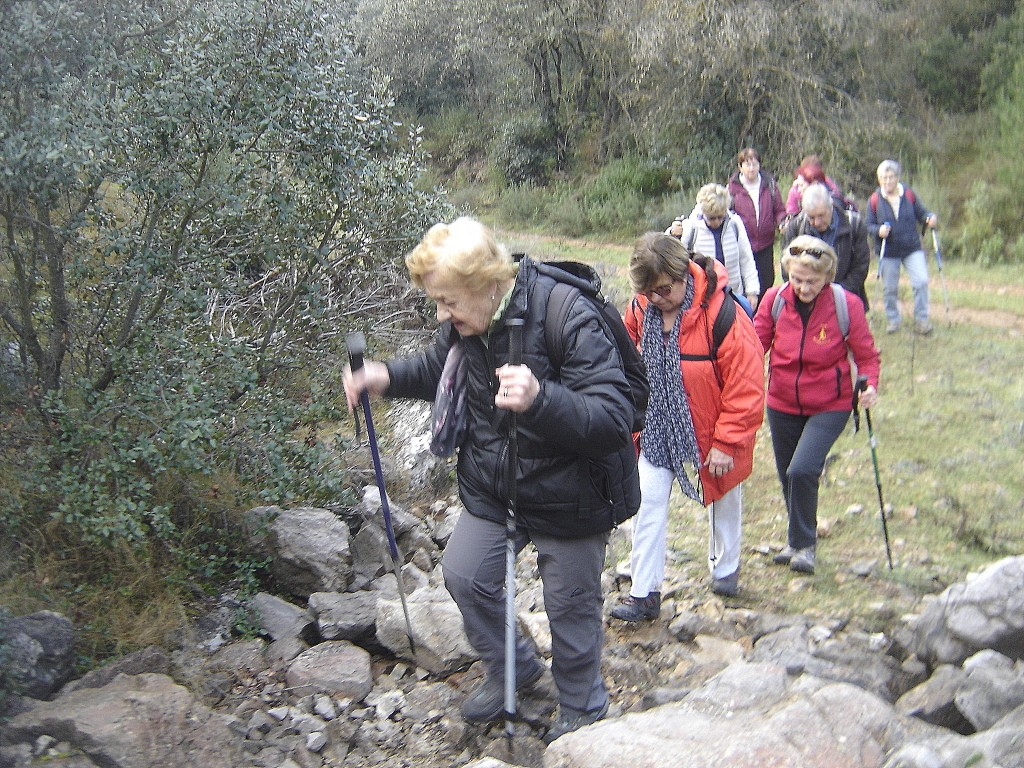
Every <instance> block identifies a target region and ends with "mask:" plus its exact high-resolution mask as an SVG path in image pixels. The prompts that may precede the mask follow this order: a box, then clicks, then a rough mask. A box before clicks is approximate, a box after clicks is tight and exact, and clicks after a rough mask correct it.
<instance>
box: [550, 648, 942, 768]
mask: <svg viewBox="0 0 1024 768" xmlns="http://www.w3.org/2000/svg"><path fill="white" fill-rule="evenodd" d="M929 729H933V727H932V726H928V725H925V724H924V723H921V722H919V721H915V720H914V719H913V718H900V717H898V716H895V715H894V714H893V711H892V708H891V706H890V705H889V704H888V703H887V702H885V701H884V700H883V699H881V698H879V697H877V696H875V695H873V694H871V693H869V692H867V691H864V690H862V689H860V688H856V687H854V686H852V685H848V684H846V683H828V682H826V681H823V680H819V679H817V678H812V677H808V676H806V675H802V676H801V677H799V678H795V679H794V678H791V677H789V676H788V675H787V674H786V670H785V669H784V668H782V667H780V666H776V665H772V664H747V663H743V662H740V663H736V664H732V665H730V666H729V667H728V668H727V669H726V670H724V671H723V672H721V673H720V674H719V675H716V676H715V677H714V678H712V679H711V680H710V681H709V682H708V683H707V685H705V686H704V687H703V688H701V689H699V690H697V691H694V692H693V693H691V694H689V695H688V696H687V697H686V698H684V699H683V700H682V701H680V702H678V703H674V704H666V705H663V706H660V707H657V708H655V709H652V710H648V711H647V712H644V713H640V714H631V715H626V716H625V717H622V718H619V719H616V720H609V721H603V722H601V723H598V724H596V725H593V726H589V727H587V728H586V729H581V730H579V731H576V732H574V733H570V734H568V735H566V736H563V737H562V738H560V739H558V740H556V741H555V742H554V743H553V744H552V745H551V746H550V747H549V748H548V751H547V754H546V755H545V762H544V765H545V766H546V768H584V766H585V767H586V768H612V767H613V766H614V767H615V768H618V767H619V766H623V765H628V766H630V767H631V768H648V767H649V768H706V767H707V766H709V765H727V766H730V768H762V767H763V766H767V765H770V766H773V768H881V766H882V763H883V762H884V760H885V757H886V755H887V754H888V753H889V752H890V751H891V750H893V749H894V748H898V747H900V746H902V744H903V742H904V740H905V739H906V738H907V737H908V736H910V735H920V734H924V733H926V732H929ZM933 730H937V729H933Z"/></svg>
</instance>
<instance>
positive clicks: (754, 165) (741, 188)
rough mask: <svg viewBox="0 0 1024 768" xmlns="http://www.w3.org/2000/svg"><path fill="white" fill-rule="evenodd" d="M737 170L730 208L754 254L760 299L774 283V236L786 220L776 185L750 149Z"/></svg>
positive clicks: (731, 181) (739, 159)
mask: <svg viewBox="0 0 1024 768" xmlns="http://www.w3.org/2000/svg"><path fill="white" fill-rule="evenodd" d="M737 163H738V165H739V170H738V171H736V173H734V174H733V175H732V178H731V179H729V194H730V195H732V207H733V210H734V211H736V215H737V216H739V217H740V221H742V222H743V227H744V228H745V229H746V230H747V237H748V238H749V239H750V247H751V249H752V250H753V251H754V264H755V265H756V266H757V279H758V282H760V283H761V296H764V294H765V291H767V290H768V289H769V288H771V287H772V286H773V285H774V284H775V254H774V251H775V233H776V232H778V230H779V225H780V224H782V221H783V219H784V218H785V217H786V209H785V207H784V206H783V204H782V195H781V194H780V193H779V185H778V184H777V183H776V181H775V179H774V178H772V176H771V174H769V173H766V172H765V171H762V170H761V157H760V155H758V154H757V150H756V149H754V148H753V147H747V148H745V149H741V150H740V153H739V156H738V157H737Z"/></svg>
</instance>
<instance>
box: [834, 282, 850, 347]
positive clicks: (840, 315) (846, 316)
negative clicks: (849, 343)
mask: <svg viewBox="0 0 1024 768" xmlns="http://www.w3.org/2000/svg"><path fill="white" fill-rule="evenodd" d="M832 297H833V298H834V299H835V304H836V319H837V320H838V321H839V332H840V333H842V334H843V341H846V340H847V339H848V338H850V307H849V305H848V304H847V303H846V289H845V288H843V286H841V285H840V284H839V283H832Z"/></svg>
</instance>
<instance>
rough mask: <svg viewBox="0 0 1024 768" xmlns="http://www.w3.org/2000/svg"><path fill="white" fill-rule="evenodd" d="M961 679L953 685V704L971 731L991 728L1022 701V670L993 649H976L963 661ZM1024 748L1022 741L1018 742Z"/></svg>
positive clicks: (1018, 663) (1020, 665) (1023, 697)
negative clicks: (957, 684)
mask: <svg viewBox="0 0 1024 768" xmlns="http://www.w3.org/2000/svg"><path fill="white" fill-rule="evenodd" d="M963 670H964V673H965V674H964V679H963V681H962V682H961V683H960V685H959V687H958V688H957V691H956V695H955V697H954V701H955V702H956V708H957V709H958V710H960V712H962V713H963V716H964V717H965V718H967V720H968V721H969V722H970V723H971V725H972V726H974V729H973V730H975V731H984V730H987V729H989V728H992V727H993V726H994V725H995V724H996V723H997V722H999V721H1000V720H1001V719H1002V718H1003V717H1005V716H1006V715H1007V714H1009V713H1011V712H1013V711H1014V710H1015V709H1017V708H1018V707H1020V706H1022V705H1024V670H1022V663H1021V662H1017V663H1014V662H1013V661H1012V660H1010V659H1008V658H1007V657H1006V656H1003V655H1002V654H1001V653H998V652H997V651H992V650H987V651H979V652H978V653H976V654H974V655H973V656H971V658H969V659H967V661H965V662H964V666H963ZM1022 751H1024V745H1022Z"/></svg>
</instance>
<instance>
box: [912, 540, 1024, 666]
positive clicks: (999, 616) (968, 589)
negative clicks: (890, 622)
mask: <svg viewBox="0 0 1024 768" xmlns="http://www.w3.org/2000/svg"><path fill="white" fill-rule="evenodd" d="M1022 583H1024V556H1016V557H1008V558H1004V559H1003V560H999V561H998V562H995V563H992V564H991V565H989V566H988V567H987V568H985V569H984V570H982V571H981V572H979V573H975V574H972V575H971V576H970V577H969V578H968V579H967V581H966V582H959V583H957V584H952V585H950V586H949V587H948V588H947V589H946V590H945V591H944V592H943V593H942V594H941V595H939V596H938V597H937V598H936V599H934V600H933V601H932V602H931V603H929V604H928V605H927V606H926V607H925V609H924V611H922V613H921V615H920V616H919V617H918V620H917V621H916V623H915V625H914V631H915V637H916V644H915V646H914V648H913V651H914V652H915V653H916V654H917V655H918V657H920V658H921V659H922V660H924V661H925V662H927V663H928V664H930V665H931V666H938V665H939V664H957V665H959V664H962V663H963V661H964V660H965V659H966V658H968V657H969V656H971V655H973V654H974V653H976V652H977V651H980V650H983V649H986V648H991V649H992V650H995V651H999V652H1000V653H1002V654H1003V655H1004V656H1007V657H1009V658H1011V659H1020V658H1024V590H1022V589H1021V588H1020V585H1021V584H1022Z"/></svg>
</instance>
